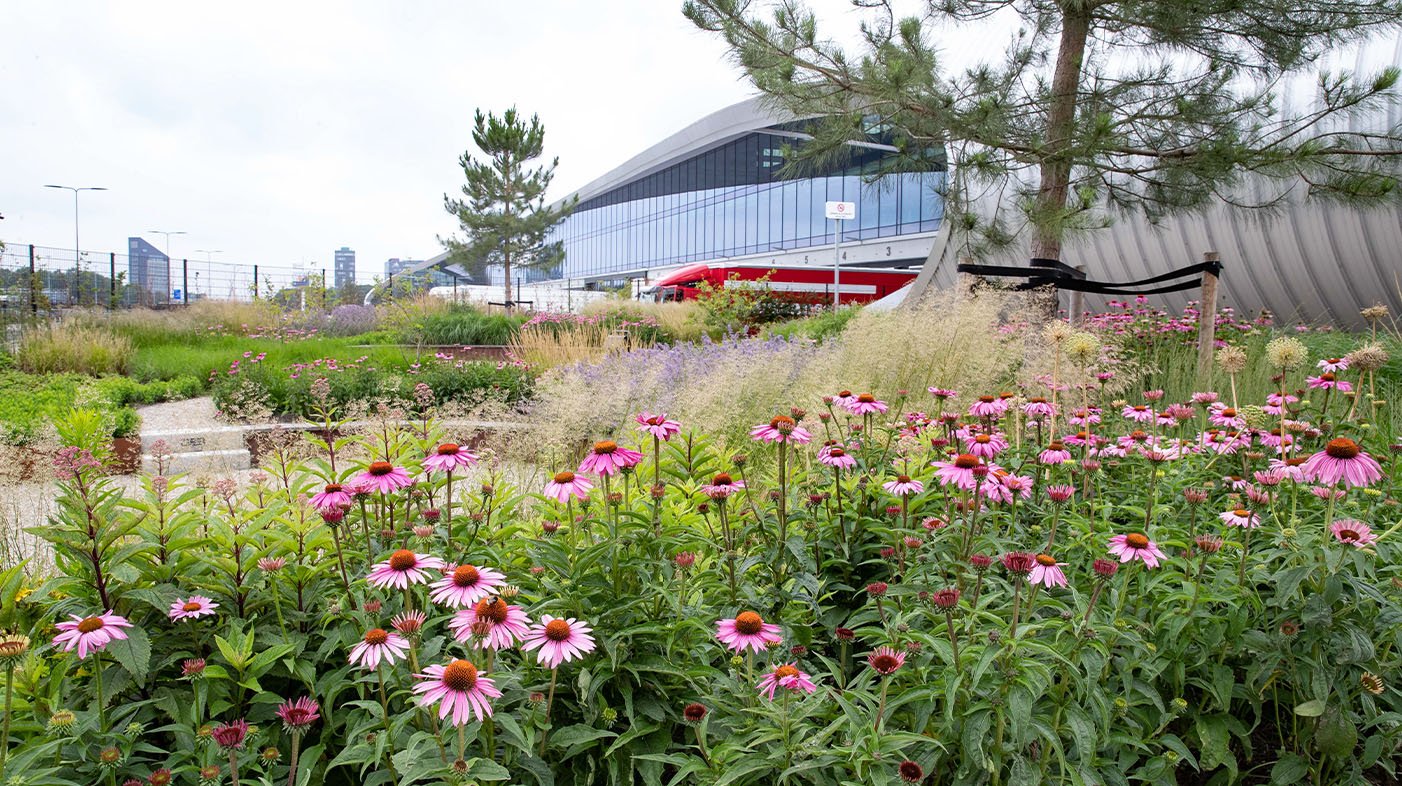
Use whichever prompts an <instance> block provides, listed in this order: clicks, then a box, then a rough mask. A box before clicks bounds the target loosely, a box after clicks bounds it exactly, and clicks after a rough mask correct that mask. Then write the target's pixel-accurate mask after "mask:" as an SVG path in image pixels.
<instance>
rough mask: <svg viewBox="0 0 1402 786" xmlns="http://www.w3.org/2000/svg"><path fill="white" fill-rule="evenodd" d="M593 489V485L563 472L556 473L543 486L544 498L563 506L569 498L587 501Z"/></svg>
mask: <svg viewBox="0 0 1402 786" xmlns="http://www.w3.org/2000/svg"><path fill="white" fill-rule="evenodd" d="M592 488H594V484H593V483H590V482H589V481H588V480H586V479H584V478H582V477H580V476H579V475H576V474H574V473H573V472H570V471H569V470H565V471H563V472H556V473H555V476H554V477H552V478H551V479H550V481H549V482H547V483H546V484H545V496H547V497H549V498H550V499H553V500H555V501H556V502H559V503H560V504H564V503H565V502H567V501H569V498H570V497H571V496H573V497H575V498H577V499H580V500H585V499H589V490H590V489H592Z"/></svg>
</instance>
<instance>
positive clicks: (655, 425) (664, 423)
mask: <svg viewBox="0 0 1402 786" xmlns="http://www.w3.org/2000/svg"><path fill="white" fill-rule="evenodd" d="M638 430H639V431H641V432H644V433H646V434H651V435H652V436H654V437H656V438H657V439H660V440H662V441H663V442H666V441H667V440H669V439H671V438H672V437H674V436H676V435H677V434H680V433H681V430H682V424H680V423H678V422H677V421H675V420H668V419H667V413H666V412H663V413H662V414H660V415H654V414H652V413H651V412H644V413H642V414H641V415H638Z"/></svg>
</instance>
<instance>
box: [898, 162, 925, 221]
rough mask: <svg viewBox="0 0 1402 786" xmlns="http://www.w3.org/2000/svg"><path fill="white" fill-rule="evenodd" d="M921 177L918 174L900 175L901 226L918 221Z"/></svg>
mask: <svg viewBox="0 0 1402 786" xmlns="http://www.w3.org/2000/svg"><path fill="white" fill-rule="evenodd" d="M920 190H921V177H920V175H919V174H918V173H907V174H903V175H901V211H900V219H901V224H902V225H905V224H915V223H918V222H919V221H920Z"/></svg>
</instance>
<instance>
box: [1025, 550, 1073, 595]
mask: <svg viewBox="0 0 1402 786" xmlns="http://www.w3.org/2000/svg"><path fill="white" fill-rule="evenodd" d="M1036 562H1037V564H1036V565H1033V566H1032V572H1031V573H1028V574H1027V582H1028V583H1029V584H1041V585H1042V586H1043V587H1047V588H1048V589H1050V588H1051V587H1065V586H1066V584H1067V582H1066V574H1065V573H1063V572H1062V570H1061V569H1062V568H1063V567H1065V566H1066V563H1065V562H1057V561H1056V558H1055V557H1053V556H1052V555H1050V554H1038V555H1037V557H1036Z"/></svg>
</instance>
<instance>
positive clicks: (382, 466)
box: [369, 461, 394, 477]
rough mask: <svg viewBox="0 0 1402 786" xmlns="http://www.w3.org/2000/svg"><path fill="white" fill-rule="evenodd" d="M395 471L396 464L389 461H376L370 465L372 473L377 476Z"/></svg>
mask: <svg viewBox="0 0 1402 786" xmlns="http://www.w3.org/2000/svg"><path fill="white" fill-rule="evenodd" d="M393 471H394V465H393V464H391V463H389V462H388V461H376V462H375V463H373V464H371V465H370V467H369V472H370V474H371V475H374V476H376V477H379V476H381V475H388V474H389V473H391V472H393Z"/></svg>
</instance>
